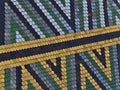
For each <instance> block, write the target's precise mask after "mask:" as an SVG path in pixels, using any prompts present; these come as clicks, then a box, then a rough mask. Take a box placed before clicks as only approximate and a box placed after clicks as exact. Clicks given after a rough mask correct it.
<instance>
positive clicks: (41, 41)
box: [0, 25, 120, 54]
mask: <svg viewBox="0 0 120 90" xmlns="http://www.w3.org/2000/svg"><path fill="white" fill-rule="evenodd" d="M115 31H120V25H115V26H109V27H105V28H99V29H93V30H89V31H81V32H77V33H71V34H67V35H60V36H56V37H50V38H43V39H38V40H32V41H26V42H21V43H14V44H9V45H2V46H0V54H1V53H7V52H11V51H17V50H22V49H27V48H34V47H38V46H43V45H49V44H55V43H60V42H64V41H69V40H74V39H80V38H85V37H90V36H96V35H101V34H106V33H111V32H115Z"/></svg>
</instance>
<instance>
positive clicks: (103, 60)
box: [93, 48, 106, 67]
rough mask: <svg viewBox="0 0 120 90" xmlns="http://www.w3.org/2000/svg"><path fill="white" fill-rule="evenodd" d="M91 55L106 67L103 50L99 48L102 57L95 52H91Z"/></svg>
mask: <svg viewBox="0 0 120 90" xmlns="http://www.w3.org/2000/svg"><path fill="white" fill-rule="evenodd" d="M93 53H94V54H95V56H96V57H97V58H98V59H99V60H100V62H101V63H102V64H103V65H104V66H105V67H106V58H105V48H101V54H102V55H100V54H99V53H98V52H97V51H96V50H93Z"/></svg>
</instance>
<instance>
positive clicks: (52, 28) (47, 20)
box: [28, 0, 60, 35]
mask: <svg viewBox="0 0 120 90" xmlns="http://www.w3.org/2000/svg"><path fill="white" fill-rule="evenodd" d="M28 1H29V2H30V4H31V5H32V6H33V7H34V8H35V10H36V11H37V12H38V14H39V15H40V16H41V17H42V18H43V20H44V21H45V22H46V24H48V26H49V27H50V28H51V30H52V31H53V32H54V33H55V35H60V33H59V32H58V31H57V29H56V28H55V27H54V26H53V25H52V23H51V22H50V21H49V19H48V18H47V17H46V16H45V14H44V13H43V12H42V10H41V9H40V8H39V7H38V6H37V5H36V3H35V2H34V0H28Z"/></svg>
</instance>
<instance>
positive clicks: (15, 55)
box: [0, 31, 120, 61]
mask: <svg viewBox="0 0 120 90" xmlns="http://www.w3.org/2000/svg"><path fill="white" fill-rule="evenodd" d="M119 36H120V31H117V32H112V33H108V34H102V35H96V36H92V37H86V38H83V39H75V40H70V41H67V42H61V43H57V44H51V45H46V46H39V47H36V48H30V49H24V50H19V51H14V52H10V53H3V54H0V61H4V60H8V59H15V58H20V57H25V56H31V55H36V54H42V53H47V52H51V51H56V50H61V49H67V48H72V47H75V46H80V45H85V44H89V43H95V42H99V41H103V40H109V39H114V38H117V37H119ZM11 55H12V57H11Z"/></svg>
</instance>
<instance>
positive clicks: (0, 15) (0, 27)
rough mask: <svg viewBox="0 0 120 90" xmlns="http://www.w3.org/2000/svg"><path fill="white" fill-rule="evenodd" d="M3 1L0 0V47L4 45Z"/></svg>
mask: <svg viewBox="0 0 120 90" xmlns="http://www.w3.org/2000/svg"><path fill="white" fill-rule="evenodd" d="M4 18H5V16H4V0H0V45H3V44H4Z"/></svg>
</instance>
